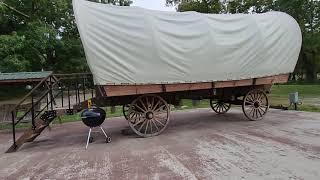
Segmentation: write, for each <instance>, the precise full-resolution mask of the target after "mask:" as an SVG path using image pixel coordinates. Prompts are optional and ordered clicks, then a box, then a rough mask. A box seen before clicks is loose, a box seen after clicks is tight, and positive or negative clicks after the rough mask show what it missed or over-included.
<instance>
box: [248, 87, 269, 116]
mask: <svg viewBox="0 0 320 180" xmlns="http://www.w3.org/2000/svg"><path fill="white" fill-rule="evenodd" d="M268 109H269V102H268V97H267V95H266V93H265V92H264V91H262V90H260V89H253V90H251V91H249V92H248V93H247V94H246V96H245V97H244V98H243V104H242V110H243V113H244V115H245V116H246V117H247V118H248V119H249V120H251V121H257V120H261V119H263V117H264V116H265V115H266V114H267V112H268Z"/></svg>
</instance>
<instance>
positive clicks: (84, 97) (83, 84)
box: [82, 77, 86, 101]
mask: <svg viewBox="0 0 320 180" xmlns="http://www.w3.org/2000/svg"><path fill="white" fill-rule="evenodd" d="M85 83H86V79H85V77H83V82H82V90H83V101H85V100H86V85H85Z"/></svg>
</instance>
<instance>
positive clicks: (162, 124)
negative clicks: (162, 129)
mask: <svg viewBox="0 0 320 180" xmlns="http://www.w3.org/2000/svg"><path fill="white" fill-rule="evenodd" d="M153 119H154V120H155V121H157V122H158V123H159V124H161V125H162V126H165V125H164V124H163V123H162V122H161V121H158V120H157V119H156V118H153Z"/></svg>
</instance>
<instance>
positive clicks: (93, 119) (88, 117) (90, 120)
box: [81, 108, 111, 149]
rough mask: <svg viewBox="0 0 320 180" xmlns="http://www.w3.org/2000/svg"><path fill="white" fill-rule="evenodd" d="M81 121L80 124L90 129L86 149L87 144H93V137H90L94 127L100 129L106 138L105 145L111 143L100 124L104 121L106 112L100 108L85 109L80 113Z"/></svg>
mask: <svg viewBox="0 0 320 180" xmlns="http://www.w3.org/2000/svg"><path fill="white" fill-rule="evenodd" d="M81 119H82V122H83V123H84V124H85V125H86V126H88V127H89V128H90V129H89V134H88V138H87V145H86V149H87V148H88V145H89V143H92V142H93V137H91V132H92V129H94V128H96V127H99V128H100V129H101V131H102V132H103V134H104V135H105V137H106V142H107V143H110V142H111V137H109V136H108V135H107V134H106V132H105V131H104V129H103V128H102V127H101V124H102V123H103V122H104V120H105V119H106V112H105V111H104V110H103V109H101V108H90V109H85V110H84V111H83V112H82V113H81Z"/></svg>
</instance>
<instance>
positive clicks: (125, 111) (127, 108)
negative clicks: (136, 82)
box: [122, 104, 130, 120]
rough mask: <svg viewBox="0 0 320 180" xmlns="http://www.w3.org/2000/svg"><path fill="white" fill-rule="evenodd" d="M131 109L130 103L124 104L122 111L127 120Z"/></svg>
mask: <svg viewBox="0 0 320 180" xmlns="http://www.w3.org/2000/svg"><path fill="white" fill-rule="evenodd" d="M129 110H130V104H125V105H123V106H122V113H123V116H124V118H125V119H126V120H128V114H129Z"/></svg>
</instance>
